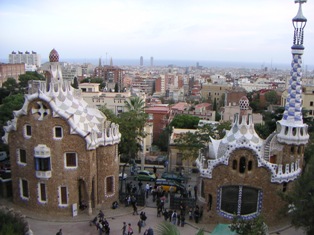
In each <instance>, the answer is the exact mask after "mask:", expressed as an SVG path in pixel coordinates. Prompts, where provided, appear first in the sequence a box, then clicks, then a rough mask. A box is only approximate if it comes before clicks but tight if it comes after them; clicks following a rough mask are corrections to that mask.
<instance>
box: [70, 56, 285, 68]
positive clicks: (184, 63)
mask: <svg viewBox="0 0 314 235" xmlns="http://www.w3.org/2000/svg"><path fill="white" fill-rule="evenodd" d="M64 61H67V62H70V63H78V64H82V63H91V64H94V65H98V63H99V60H98V59H71V58H69V59H64ZM112 62H113V65H114V66H139V65H140V60H139V59H113V60H112ZM109 63H110V60H107V62H106V60H102V65H106V64H109ZM197 64H198V65H199V66H203V67H208V68H210V67H217V68H248V69H261V68H265V67H268V68H271V67H272V68H277V69H290V68H291V67H290V66H291V65H290V63H287V64H272V65H271V64H266V63H256V62H254V63H253V62H252V63H250V62H230V61H205V60H157V59H154V62H153V66H171V65H173V66H179V67H190V66H196V65H197ZM143 66H145V67H148V66H150V60H144V61H143Z"/></svg>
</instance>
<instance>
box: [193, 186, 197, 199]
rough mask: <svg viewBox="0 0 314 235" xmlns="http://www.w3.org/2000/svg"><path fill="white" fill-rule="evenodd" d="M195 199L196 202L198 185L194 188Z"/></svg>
mask: <svg viewBox="0 0 314 235" xmlns="http://www.w3.org/2000/svg"><path fill="white" fill-rule="evenodd" d="M194 197H195V201H196V200H197V184H196V185H195V186H194Z"/></svg>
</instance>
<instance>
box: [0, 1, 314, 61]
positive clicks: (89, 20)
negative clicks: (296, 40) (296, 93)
mask: <svg viewBox="0 0 314 235" xmlns="http://www.w3.org/2000/svg"><path fill="white" fill-rule="evenodd" d="M146 3H147V2H145V1H141V0H134V1H131V0H123V1H112V0H107V1H98V0H92V1H88V2H81V1H79V2H77V1H72V0H71V1H66V2H63V1H61V0H55V1H50V0H49V1H44V2H43V1H36V0H31V1H27V2H26V1H22V0H13V1H9V0H3V1H1V3H0V9H1V10H0V22H1V23H0V24H1V28H2V32H4V33H2V34H1V36H0V39H1V44H0V59H1V61H0V62H3V61H2V60H4V59H7V58H8V55H9V54H10V53H11V52H12V51H15V52H17V51H22V52H25V51H30V52H31V51H36V52H37V53H38V54H40V55H41V57H42V60H43V61H44V60H45V59H46V58H48V54H49V52H50V51H51V49H53V48H55V49H56V50H57V51H59V52H60V53H61V58H60V59H61V60H64V59H70V58H78V59H86V60H87V61H88V60H89V59H95V58H100V57H101V58H102V59H103V60H108V61H109V60H110V58H113V61H115V60H116V59H135V60H136V59H138V60H139V58H140V56H143V58H144V60H147V61H148V60H149V58H150V57H152V56H153V57H154V60H155V61H158V60H195V61H226V62H233V61H239V62H252V63H260V64H263V63H267V64H270V63H273V64H274V65H275V64H278V63H279V64H290V61H291V54H290V50H289V48H290V47H291V46H292V42H293V41H292V39H293V26H292V23H291V22H292V17H291V16H294V15H295V14H296V11H297V9H298V4H295V3H294V1H293V0H290V1H287V0H277V1H271V0H264V1H257V0H252V1H240V0H236V1H224V2H218V1H215V2H213V1H205V0H197V1H193V2H192V1H188V0H184V1H177V0H174V1H170V2H168V1H165V0H161V1H158V2H149V4H146ZM313 11H314V3H313V1H307V3H305V4H304V5H303V13H304V16H305V17H306V18H307V20H308V23H307V24H309V25H313V24H314V15H313V14H311V12H313ZM313 28H314V27H313V26H308V27H307V29H308V30H307V31H306V33H305V41H304V46H305V48H306V52H305V54H304V57H303V59H304V63H303V64H304V65H310V66H312V65H313V64H314V46H313V45H314V30H313Z"/></svg>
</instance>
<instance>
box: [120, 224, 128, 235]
mask: <svg viewBox="0 0 314 235" xmlns="http://www.w3.org/2000/svg"><path fill="white" fill-rule="evenodd" d="M121 230H122V235H127V233H126V222H123V226H122V229H121Z"/></svg>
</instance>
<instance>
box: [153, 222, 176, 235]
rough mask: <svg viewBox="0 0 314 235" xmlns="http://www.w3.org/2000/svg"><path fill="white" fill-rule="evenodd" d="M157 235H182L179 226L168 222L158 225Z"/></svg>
mask: <svg viewBox="0 0 314 235" xmlns="http://www.w3.org/2000/svg"><path fill="white" fill-rule="evenodd" d="M156 234H157V235H180V232H179V230H178V228H177V226H175V225H173V224H172V223H170V222H168V221H163V222H161V223H159V224H158V225H157V228H156Z"/></svg>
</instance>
